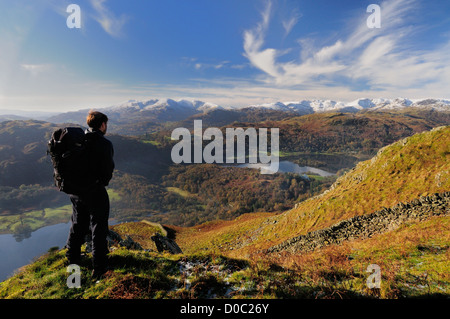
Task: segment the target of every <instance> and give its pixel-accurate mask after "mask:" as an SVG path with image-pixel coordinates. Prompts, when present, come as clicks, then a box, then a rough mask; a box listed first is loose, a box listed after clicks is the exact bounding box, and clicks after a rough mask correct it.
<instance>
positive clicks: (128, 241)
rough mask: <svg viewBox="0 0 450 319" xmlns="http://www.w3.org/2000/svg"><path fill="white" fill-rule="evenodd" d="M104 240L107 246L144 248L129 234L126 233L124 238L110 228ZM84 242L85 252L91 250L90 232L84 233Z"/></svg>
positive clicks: (133, 248)
mask: <svg viewBox="0 0 450 319" xmlns="http://www.w3.org/2000/svg"><path fill="white" fill-rule="evenodd" d="M106 240H107V241H108V247H109V248H111V247H112V246H120V247H124V248H126V249H132V250H144V249H143V248H142V246H141V245H140V244H139V243H138V242H135V241H134V240H133V239H132V238H131V237H130V236H128V235H127V236H126V237H125V239H123V238H122V237H121V236H120V235H119V234H118V233H116V232H115V231H113V230H111V229H110V230H109V233H108V236H107V237H106ZM85 242H86V252H88V253H90V252H92V235H91V234H90V232H89V234H87V235H86V238H85Z"/></svg>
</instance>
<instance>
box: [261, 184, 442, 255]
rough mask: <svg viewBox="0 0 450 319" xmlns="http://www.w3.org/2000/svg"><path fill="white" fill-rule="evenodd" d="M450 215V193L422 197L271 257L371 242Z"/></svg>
mask: <svg viewBox="0 0 450 319" xmlns="http://www.w3.org/2000/svg"><path fill="white" fill-rule="evenodd" d="M442 215H450V192H444V193H436V194H434V195H431V196H422V197H420V198H418V199H414V200H412V201H411V202H408V203H401V202H400V203H398V204H397V205H395V206H393V207H391V208H383V209H381V210H379V211H376V212H374V213H371V214H367V215H361V216H355V217H352V218H350V219H346V220H343V221H340V222H338V223H337V224H334V225H332V226H330V227H328V228H324V229H320V230H317V231H313V232H310V233H307V234H305V235H301V236H298V237H294V238H291V239H289V240H287V241H285V242H283V243H281V244H279V245H276V246H273V247H271V248H269V249H268V250H267V251H266V252H267V253H275V252H282V251H288V252H292V253H300V252H307V251H312V250H315V249H317V248H320V247H323V246H328V245H332V244H340V243H342V242H343V241H345V240H351V239H356V238H369V237H371V236H373V235H376V234H381V233H384V232H387V231H391V230H394V229H397V228H398V227H400V225H402V224H404V223H405V222H413V221H422V220H425V219H428V218H430V217H432V216H442Z"/></svg>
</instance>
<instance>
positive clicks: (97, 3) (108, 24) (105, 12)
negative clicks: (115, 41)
mask: <svg viewBox="0 0 450 319" xmlns="http://www.w3.org/2000/svg"><path fill="white" fill-rule="evenodd" d="M106 1H107V0H91V5H92V7H93V8H94V9H95V11H96V13H97V15H96V16H94V19H95V20H96V21H97V22H98V23H99V24H100V25H101V26H102V28H103V30H105V32H106V33H108V34H109V35H111V36H113V37H120V36H122V35H123V30H122V29H123V26H124V25H125V23H126V22H127V20H128V18H127V17H126V16H125V15H121V16H120V17H116V15H115V14H114V13H113V12H112V11H111V10H110V9H109V8H108V7H107V6H106Z"/></svg>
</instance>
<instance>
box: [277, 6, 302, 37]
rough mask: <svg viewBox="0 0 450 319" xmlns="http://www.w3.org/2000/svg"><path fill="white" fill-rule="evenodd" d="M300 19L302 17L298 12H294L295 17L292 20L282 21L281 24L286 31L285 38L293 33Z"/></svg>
mask: <svg viewBox="0 0 450 319" xmlns="http://www.w3.org/2000/svg"><path fill="white" fill-rule="evenodd" d="M300 18H301V15H300V14H299V13H298V12H297V11H294V13H293V15H292V16H291V17H290V18H288V19H286V20H283V21H281V24H282V25H283V28H284V31H285V33H284V36H287V35H288V34H289V33H291V31H292V28H294V26H295V25H296V24H297V23H298V20H299V19H300Z"/></svg>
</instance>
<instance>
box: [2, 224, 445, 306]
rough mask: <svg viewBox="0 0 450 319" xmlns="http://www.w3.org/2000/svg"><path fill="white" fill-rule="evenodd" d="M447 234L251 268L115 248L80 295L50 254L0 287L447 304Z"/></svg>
mask: <svg viewBox="0 0 450 319" xmlns="http://www.w3.org/2000/svg"><path fill="white" fill-rule="evenodd" d="M135 226H136V225H135ZM141 227H142V225H141V226H139V225H137V228H138V229H139V228H141ZM449 227H450V218H445V219H439V218H434V219H432V220H428V221H426V222H423V223H419V224H414V225H405V226H404V227H401V228H400V229H398V230H396V231H393V232H391V233H388V234H384V235H380V236H377V237H374V238H371V239H368V240H355V241H352V242H347V243H344V244H343V245H340V246H333V247H328V248H325V249H323V250H321V252H320V253H308V254H304V255H284V256H281V257H280V256H277V257H276V258H274V257H273V256H255V257H254V258H253V259H251V260H242V259H234V258H230V257H226V256H223V255H220V254H216V253H212V252H209V253H201V252H200V253H195V254H194V253H187V254H186V253H185V254H183V255H167V254H160V253H155V252H145V251H133V250H127V249H123V248H117V249H114V250H112V252H111V253H110V257H109V258H110V264H111V266H112V268H113V270H110V271H108V272H107V274H106V277H105V279H103V280H101V281H100V282H99V283H96V282H95V280H93V279H92V278H91V269H90V262H91V260H90V259H91V257H90V255H89V254H88V256H87V257H86V259H85V260H84V261H83V262H82V265H81V288H80V289H69V288H68V287H67V284H66V281H67V278H68V276H69V273H67V272H66V267H67V260H66V258H65V257H64V252H65V251H64V250H62V251H55V250H53V251H51V252H49V253H48V254H46V255H45V256H42V257H40V258H39V259H38V260H37V261H35V262H34V263H32V264H30V265H28V266H25V267H23V268H22V269H21V270H20V271H19V272H18V273H17V274H16V275H15V276H13V277H11V278H10V279H8V280H6V281H4V282H2V283H0V298H27V299H47V298H48V299H59V298H64V299H65V298H69V299H72V298H89V299H91V298H99V299H105V298H106V299H147V298H157V299H158V298H169V299H171V298H177V299H178V298H257V299H260V298H272V299H273V298H310V299H317V298H323V299H341V298H414V297H420V298H448V296H449V295H450V276H449V274H450V268H449V264H448V262H447V261H448V258H449V257H450V256H449V244H450V238H449V233H448V228H449ZM132 232H135V231H134V230H133V231H132ZM141 241H142V243H144V242H145V241H146V239H144V238H141ZM370 264H377V265H378V266H379V267H380V269H381V286H380V288H376V289H369V288H368V287H367V286H366V281H367V279H368V276H369V275H370V273H367V267H368V265H370Z"/></svg>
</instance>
